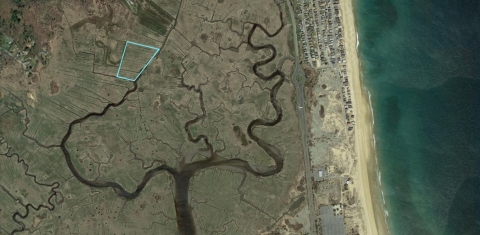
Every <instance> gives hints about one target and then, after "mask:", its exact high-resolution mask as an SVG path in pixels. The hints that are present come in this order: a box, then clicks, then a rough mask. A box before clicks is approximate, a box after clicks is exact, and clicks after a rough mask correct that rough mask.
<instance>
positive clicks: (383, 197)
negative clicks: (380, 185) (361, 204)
mask: <svg viewBox="0 0 480 235" xmlns="http://www.w3.org/2000/svg"><path fill="white" fill-rule="evenodd" d="M382 199H383V205H385V195H383V190H382Z"/></svg>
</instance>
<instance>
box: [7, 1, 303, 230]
mask: <svg viewBox="0 0 480 235" xmlns="http://www.w3.org/2000/svg"><path fill="white" fill-rule="evenodd" d="M0 2H1V3H2V5H5V6H8V9H1V10H0V11H1V12H0V13H1V14H0V16H1V19H0V22H1V26H0V29H1V32H0V38H1V39H2V47H1V49H0V62H1V65H0V234H71V233H74V234H229V235H230V234H265V235H266V234H307V233H308V229H309V228H310V224H309V220H308V216H307V214H308V211H307V205H306V204H307V203H306V199H305V198H306V196H305V195H306V191H305V179H304V178H302V176H304V175H305V170H304V168H303V164H302V163H303V157H302V156H303V155H302V154H303V153H302V151H303V150H302V144H301V136H300V131H299V130H298V128H299V125H298V119H297V116H296V114H295V107H294V103H293V102H292V100H293V97H294V96H295V89H294V86H293V84H292V81H291V79H292V78H290V77H289V74H291V71H292V66H293V60H294V59H293V57H292V55H290V51H291V48H290V47H289V42H288V38H289V35H290V34H291V32H290V30H291V29H290V27H289V25H288V21H287V19H286V18H285V17H286V5H285V2H282V1H273V0H268V1H256V0H239V1H227V0H202V1H200V0H183V1H180V0H179V1H177V0H86V1H77V0H62V1H53V0H45V1H33V0H0ZM19 31H20V32H19ZM24 32H25V33H24ZM127 41H129V42H135V43H139V44H142V45H148V46H150V47H152V48H159V49H160V50H159V52H158V53H156V51H155V50H153V49H149V48H147V47H141V46H137V45H133V44H128V43H127ZM152 57H153V59H151V58H152ZM150 59H151V61H150ZM120 64H121V66H120ZM146 65H148V66H146ZM145 66H146V67H145ZM144 67H145V70H143V68H144ZM118 74H121V76H125V77H130V78H131V77H136V75H138V74H140V75H139V76H138V79H136V80H135V81H134V82H133V81H128V80H124V79H120V78H118ZM294 79H295V78H294Z"/></svg>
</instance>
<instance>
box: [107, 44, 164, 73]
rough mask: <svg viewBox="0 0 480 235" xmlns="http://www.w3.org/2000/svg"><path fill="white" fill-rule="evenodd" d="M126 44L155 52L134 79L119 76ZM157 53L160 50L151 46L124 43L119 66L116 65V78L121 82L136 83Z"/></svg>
mask: <svg viewBox="0 0 480 235" xmlns="http://www.w3.org/2000/svg"><path fill="white" fill-rule="evenodd" d="M128 44H133V45H137V46H141V47H146V48H149V49H154V50H156V51H155V53H154V54H153V56H152V58H150V60H149V61H148V62H147V64H145V66H143V68H142V70H140V72H139V73H138V75H137V77H135V79H132V78H127V77H122V76H120V70H121V68H122V64H123V58H124V57H125V52H126V50H127V46H128ZM159 51H160V48H156V47H152V46H148V45H144V44H140V43H136V42H130V41H127V42H126V43H125V47H124V48H123V54H122V59H121V60H120V65H118V70H117V75H116V77H117V78H120V79H123V80H127V81H131V82H134V81H136V80H137V79H138V78H139V77H140V75H141V74H142V73H143V71H144V70H145V69H146V68H147V66H148V65H149V64H150V63H151V62H152V60H153V58H155V56H156V55H157V54H158V52H159Z"/></svg>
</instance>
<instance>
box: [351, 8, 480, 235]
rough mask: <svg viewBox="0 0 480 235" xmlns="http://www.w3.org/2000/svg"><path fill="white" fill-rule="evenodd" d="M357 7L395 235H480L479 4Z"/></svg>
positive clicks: (363, 60) (387, 206)
mask: <svg viewBox="0 0 480 235" xmlns="http://www.w3.org/2000/svg"><path fill="white" fill-rule="evenodd" d="M354 5H355V18H356V24H357V31H358V34H359V42H360V44H359V48H358V50H359V56H360V60H361V63H362V66H361V67H362V71H363V72H362V73H363V79H364V80H363V81H364V84H365V86H366V87H367V88H368V90H369V91H370V93H371V100H372V107H373V113H374V121H375V124H374V127H375V136H376V149H377V156H378V166H379V167H378V168H379V170H380V172H381V174H380V175H381V180H380V181H381V188H382V190H383V191H384V197H385V202H386V204H385V209H386V210H387V211H388V217H387V220H388V226H389V229H390V232H391V233H392V234H395V235H397V234H408V235H410V234H412V235H413V234H422V235H430V234H435V235H437V234H438V235H450V234H462V235H463V234H480V164H479V163H480V0H463V1H462V0H457V1H453V0H354ZM377 193H378V192H377Z"/></svg>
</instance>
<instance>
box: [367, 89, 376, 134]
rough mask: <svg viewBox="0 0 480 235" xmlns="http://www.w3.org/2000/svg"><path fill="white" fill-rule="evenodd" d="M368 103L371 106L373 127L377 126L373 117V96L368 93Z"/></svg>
mask: <svg viewBox="0 0 480 235" xmlns="http://www.w3.org/2000/svg"><path fill="white" fill-rule="evenodd" d="M367 92H368V103H369V104H370V112H371V113H372V127H373V124H375V117H374V116H373V106H372V94H371V93H370V91H368V90H367Z"/></svg>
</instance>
